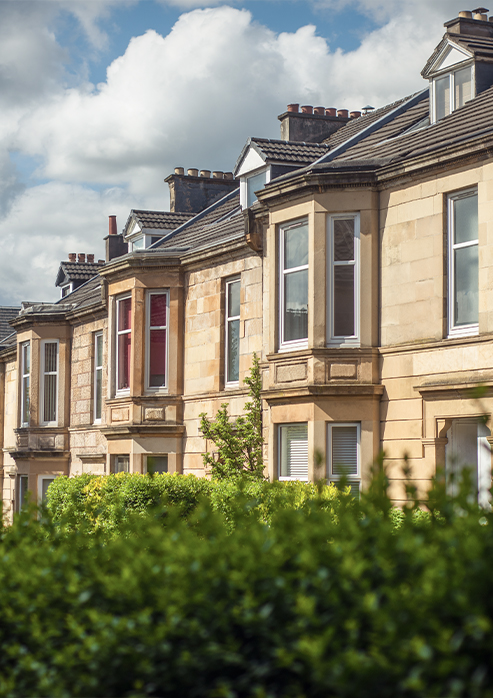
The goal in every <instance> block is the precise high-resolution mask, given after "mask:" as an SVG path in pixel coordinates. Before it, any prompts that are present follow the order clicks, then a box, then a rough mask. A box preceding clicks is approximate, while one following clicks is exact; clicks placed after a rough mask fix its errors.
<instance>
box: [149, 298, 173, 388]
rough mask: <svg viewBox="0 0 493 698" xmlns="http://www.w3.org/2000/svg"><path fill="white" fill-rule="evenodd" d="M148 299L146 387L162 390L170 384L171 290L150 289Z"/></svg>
mask: <svg viewBox="0 0 493 698" xmlns="http://www.w3.org/2000/svg"><path fill="white" fill-rule="evenodd" d="M146 300H147V322H146V342H147V351H146V387H147V389H148V390H162V389H163V388H166V387H167V385H168V326H169V291H149V292H148V293H147V299H146Z"/></svg>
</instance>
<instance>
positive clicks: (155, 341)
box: [149, 330, 166, 388]
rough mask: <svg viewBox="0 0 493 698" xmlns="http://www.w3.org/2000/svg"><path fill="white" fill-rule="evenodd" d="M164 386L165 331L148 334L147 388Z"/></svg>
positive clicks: (152, 331) (154, 331)
mask: <svg viewBox="0 0 493 698" xmlns="http://www.w3.org/2000/svg"><path fill="white" fill-rule="evenodd" d="M165 385H166V330H151V331H150V332H149V387H150V388H161V387H163V386H165Z"/></svg>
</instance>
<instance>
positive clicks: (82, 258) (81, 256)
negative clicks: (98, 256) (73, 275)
mask: <svg viewBox="0 0 493 698" xmlns="http://www.w3.org/2000/svg"><path fill="white" fill-rule="evenodd" d="M77 257H78V259H77V262H78V263H79V264H81V263H82V264H84V262H85V261H86V254H85V252H79V254H78V255H77Z"/></svg>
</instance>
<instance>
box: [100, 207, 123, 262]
mask: <svg viewBox="0 0 493 698" xmlns="http://www.w3.org/2000/svg"><path fill="white" fill-rule="evenodd" d="M104 241H105V243H106V262H110V261H111V260H112V259H115V258H116V257H121V256H122V255H124V254H127V252H128V244H127V243H126V242H125V240H124V238H123V233H118V232H117V227H116V216H109V231H108V235H107V236H106V237H105V238H104Z"/></svg>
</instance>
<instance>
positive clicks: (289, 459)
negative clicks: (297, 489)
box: [278, 422, 308, 482]
mask: <svg viewBox="0 0 493 698" xmlns="http://www.w3.org/2000/svg"><path fill="white" fill-rule="evenodd" d="M278 435H279V442H278V463H279V473H278V476H279V480H302V481H303V482H307V481H308V424H307V423H306V422H297V423H295V424H282V425H279V427H278Z"/></svg>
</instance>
